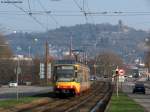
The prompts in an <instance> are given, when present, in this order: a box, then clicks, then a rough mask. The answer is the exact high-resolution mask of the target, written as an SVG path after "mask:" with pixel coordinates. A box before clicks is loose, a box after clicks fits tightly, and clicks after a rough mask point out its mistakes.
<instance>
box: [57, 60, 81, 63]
mask: <svg viewBox="0 0 150 112" xmlns="http://www.w3.org/2000/svg"><path fill="white" fill-rule="evenodd" d="M77 63H80V62H77V61H75V60H55V64H77Z"/></svg>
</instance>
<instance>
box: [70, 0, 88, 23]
mask: <svg viewBox="0 0 150 112" xmlns="http://www.w3.org/2000/svg"><path fill="white" fill-rule="evenodd" d="M73 1H74V3H75V4H76V6H77V7H78V8H79V9H80V11H81V12H82V13H83V16H84V17H85V21H86V23H88V17H87V13H86V11H85V10H84V3H85V1H83V8H82V7H81V6H80V5H79V4H78V2H77V1H76V0H73Z"/></svg>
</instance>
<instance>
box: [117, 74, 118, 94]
mask: <svg viewBox="0 0 150 112" xmlns="http://www.w3.org/2000/svg"><path fill="white" fill-rule="evenodd" d="M117 97H118V75H117Z"/></svg>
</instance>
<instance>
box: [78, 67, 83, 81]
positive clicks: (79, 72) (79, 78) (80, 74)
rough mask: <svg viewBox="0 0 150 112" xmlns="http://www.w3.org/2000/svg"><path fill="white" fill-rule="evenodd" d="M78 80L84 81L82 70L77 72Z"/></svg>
mask: <svg viewBox="0 0 150 112" xmlns="http://www.w3.org/2000/svg"><path fill="white" fill-rule="evenodd" d="M77 80H78V82H82V81H83V77H82V70H81V69H80V70H78V72H77Z"/></svg>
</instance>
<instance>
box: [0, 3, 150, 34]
mask: <svg viewBox="0 0 150 112" xmlns="http://www.w3.org/2000/svg"><path fill="white" fill-rule="evenodd" d="M0 1H1V3H0V30H1V31H2V32H18V31H23V32H43V31H46V30H49V29H55V28H59V27H61V26H73V25H76V24H85V23H93V24H101V23H110V24H118V20H122V21H123V24H125V25H128V26H131V27H134V28H136V29H143V30H150V1H149V0H9V1H22V3H15V4H12V3H2V1H7V0H0ZM83 1H84V5H83ZM83 9H84V10H83ZM83 12H85V13H86V14H87V15H86V17H85V16H84V13H83ZM116 12H117V13H116ZM29 13H30V15H29ZM89 13H90V14H89Z"/></svg>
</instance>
